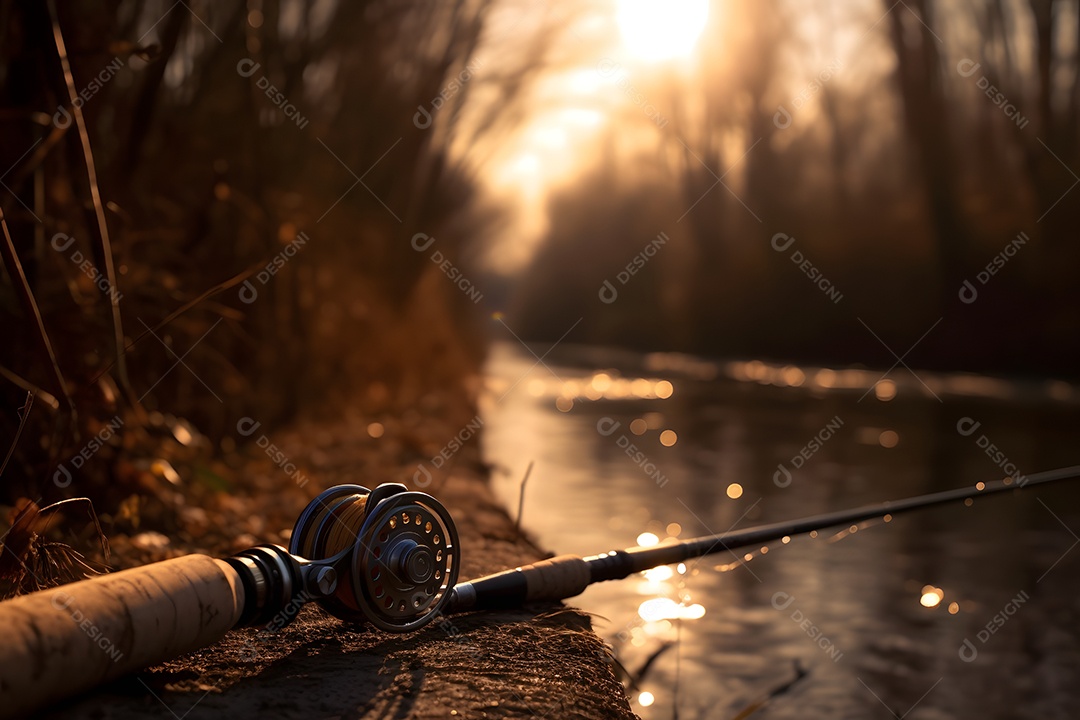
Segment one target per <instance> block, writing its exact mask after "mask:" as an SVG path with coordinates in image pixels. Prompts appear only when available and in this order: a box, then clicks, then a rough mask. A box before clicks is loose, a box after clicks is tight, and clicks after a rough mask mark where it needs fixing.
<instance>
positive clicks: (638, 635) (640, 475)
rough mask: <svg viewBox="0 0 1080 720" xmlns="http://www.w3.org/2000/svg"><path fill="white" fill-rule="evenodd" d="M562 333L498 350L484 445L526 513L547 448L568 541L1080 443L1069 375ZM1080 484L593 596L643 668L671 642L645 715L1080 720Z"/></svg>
mask: <svg viewBox="0 0 1080 720" xmlns="http://www.w3.org/2000/svg"><path fill="white" fill-rule="evenodd" d="M546 350H547V347H546V346H541V347H533V348H532V349H531V350H530V349H529V348H526V347H525V346H523V345H521V344H518V343H513V342H507V343H499V344H496V345H495V347H494V348H493V350H492V353H491V355H490V358H489V361H488V365H487V373H486V386H485V392H484V395H483V399H482V407H483V412H484V419H485V436H484V453H485V458H486V460H487V461H488V462H489V463H491V464H492V465H493V466H494V468H495V472H494V477H495V486H496V490H497V492H498V493H499V494H500V497H501V498H502V500H503V501H504V502H505V504H506V506H507V507H508V509H509V510H510V512H511V514H514V513H516V511H517V507H518V498H519V489H520V486H521V479H522V477H523V476H524V474H525V472H526V469H527V467H528V465H529V463H530V462H532V463H533V469H532V472H531V475H530V477H529V480H528V482H527V484H526V486H525V502H524V523H523V524H524V527H525V528H526V529H527V530H529V531H530V532H532V533H533V534H534V536H535V537H536V538H537V539H538V540H539V542H540V543H541V545H543V546H544V547H547V548H549V549H551V550H553V551H554V552H556V553H557V554H559V553H576V554H580V555H588V554H595V553H597V552H600V551H603V550H607V549H614V548H621V547H628V546H632V545H635V544H638V543H639V542H640V543H643V544H644V543H653V542H663V541H665V539H666V538H669V537H678V538H681V539H685V538H689V537H696V536H701V535H707V534H713V533H719V532H725V531H728V530H731V529H737V528H744V527H749V526H752V525H755V524H760V523H767V522H775V521H780V520H787V519H792V518H796V517H800V516H804V515H811V514H816V513H821V512H827V511H833V510H840V509H844V508H848V507H854V506H858V505H863V504H867V503H872V502H878V501H882V500H889V499H896V498H900V497H905V496H909V495H916V494H921V493H927V492H932V491H936V490H943V489H950V488H956V487H962V486H974V485H975V483H977V482H979V481H990V480H999V479H1001V478H1003V477H1005V476H1007V475H1014V476H1017V477H1019V476H1022V475H1027V474H1030V473H1032V472H1036V471H1038V470H1045V469H1050V468H1053V467H1058V466H1061V465H1073V464H1080V443H1077V442H1076V439H1077V430H1078V428H1080V422H1078V419H1080V392H1078V390H1077V388H1075V387H1073V386H1070V385H1067V384H1065V383H1061V382H1045V381H1032V382H1026V383H1006V382H1002V381H1000V380H993V379H990V378H981V377H977V376H971V375H951V376H949V375H940V374H932V373H924V372H919V374H918V376H915V375H913V374H912V373H910V372H909V371H907V370H905V369H904V368H902V367H901V368H899V369H897V370H894V371H893V372H891V373H889V375H888V377H887V378H884V379H883V378H882V375H883V372H884V371H870V370H837V369H828V368H806V367H794V366H779V365H770V364H767V363H762V362H727V363H714V362H708V361H705V360H702V359H698V358H692V357H686V356H680V355H669V354H651V355H641V354H635V353H629V352H625V351H615V350H608V349H600V348H591V347H572V346H560V347H558V348H556V349H554V350H553V351H552V352H551V353H550V354H548V355H547V356H545V355H544V353H545V351H546ZM533 352H535V355H534V354H533ZM538 357H542V358H543V361H542V362H538V361H537V358H538ZM1078 500H1080V482H1078V483H1073V484H1069V483H1066V484H1063V485H1059V486H1053V487H1049V488H1043V489H1038V490H1030V491H1026V492H1018V493H1007V494H1003V495H999V496H996V497H993V498H985V499H977V500H976V501H975V502H974V503H973V505H972V506H970V507H965V506H963V505H957V506H951V507H945V508H937V509H932V510H926V511H920V512H917V513H914V514H909V515H904V516H898V517H896V518H893V519H892V520H891V522H888V523H880V522H879V523H875V524H872V525H869V526H866V527H860V528H857V532H854V533H852V532H850V529H849V530H848V532H846V533H843V534H842V536H837V531H836V530H830V531H825V532H822V533H820V534H819V535H818V536H817V537H813V538H811V537H806V536H803V537H793V538H790V541H789V542H786V543H784V542H778V543H776V544H774V545H771V546H768V547H767V548H766V549H765V550H764V551H762V550H761V548H756V549H755V552H754V553H753V554H752V555H751V556H749V557H750V559H749V561H747V559H746V557H744V556H743V555H741V554H740V555H739V556H735V555H733V554H731V553H726V554H722V555H716V556H713V557H710V558H705V559H701V560H698V561H696V562H690V563H686V564H685V565H684V566H680V567H677V568H662V569H660V570H656V571H650V572H649V573H646V574H644V575H639V576H636V577H634V578H629V579H627V580H623V581H620V582H611V583H603V584H601V585H598V586H594V587H591V588H590V589H589V590H587V591H586V592H585V593H584V594H583V595H582V596H580V597H578V598H575V599H574V600H572V601H571V603H572V604H573V605H575V606H577V607H580V608H582V609H584V610H586V611H588V612H590V613H593V614H595V615H596V618H595V626H596V628H597V631H598V632H599V633H600V634H601V636H603V637H604V638H605V639H606V640H607V641H608V642H610V643H611V644H612V646H613V647H614V650H615V653H616V655H617V657H618V658H619V661H620V662H621V663H622V665H623V666H625V667H626V668H627V669H628V670H629V671H630V673H631V674H635V675H637V674H639V672H640V670H641V668H642V666H643V664H644V663H645V662H646V660H647V659H649V658H650V657H653V656H655V657H654V659H653V661H652V663H651V665H650V666H649V668H648V670H647V671H646V672H645V673H644V674H643V675H642V676H641V679H640V681H639V682H638V684H637V686H636V687H634V688H632V689H631V690H630V691H629V694H630V696H631V698H632V701H633V703H634V709H635V711H636V712H638V713H639V714H640V715H641V716H642V717H643V718H646V720H649V719H652V718H673V717H678V718H681V719H682V720H693V719H696V718H736V717H745V716H746V714H745V713H748V712H749V711H750V710H752V709H754V708H756V710H755V712H753V717H755V718H806V717H830V718H900V717H902V718H905V719H910V720H932V719H935V718H968V717H978V718H1016V717H1038V718H1076V717H1080V683H1078V682H1077V679H1078V678H1080V576H1078V570H1080V548H1077V547H1075V546H1076V545H1077V544H1080V540H1078V539H1077V536H1078V535H1080V502H1078ZM657 653H658V654H657ZM797 668H799V669H801V670H802V671H805V675H804V676H802V677H801V678H800V679H798V680H796V681H795V682H792V681H793V680H795V679H796V677H797ZM770 695H771V697H770ZM740 713H744V714H742V715H740Z"/></svg>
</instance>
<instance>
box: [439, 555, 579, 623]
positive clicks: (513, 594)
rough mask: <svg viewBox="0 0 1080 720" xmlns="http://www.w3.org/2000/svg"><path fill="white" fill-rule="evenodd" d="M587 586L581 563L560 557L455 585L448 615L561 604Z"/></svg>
mask: <svg viewBox="0 0 1080 720" xmlns="http://www.w3.org/2000/svg"><path fill="white" fill-rule="evenodd" d="M590 582H592V573H591V571H590V570H589V565H588V563H587V562H585V560H584V559H582V558H580V557H578V556H577V555H560V556H558V557H553V558H551V559H550V560H541V561H540V562H537V563H533V564H532V565H526V566H524V567H518V568H514V569H513V570H505V571H503V572H500V573H496V574H494V575H488V576H486V577H482V578H480V579H478V580H473V581H471V582H465V583H459V584H458V585H456V586H455V587H454V589H453V591H452V593H451V598H450V602H449V603H448V612H465V611H468V610H496V609H503V608H515V607H520V606H521V605H523V604H524V603H527V602H536V601H542V600H562V599H564V598H569V597H574V596H575V595H580V594H581V593H582V592H584V591H585V588H587V587H588V586H589V583H590Z"/></svg>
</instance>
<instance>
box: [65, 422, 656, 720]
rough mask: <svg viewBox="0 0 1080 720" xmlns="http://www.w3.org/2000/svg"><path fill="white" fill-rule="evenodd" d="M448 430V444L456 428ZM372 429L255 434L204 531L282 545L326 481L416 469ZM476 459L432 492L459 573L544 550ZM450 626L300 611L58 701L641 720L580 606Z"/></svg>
mask: <svg viewBox="0 0 1080 720" xmlns="http://www.w3.org/2000/svg"><path fill="white" fill-rule="evenodd" d="M446 426H447V428H448V430H447V434H446V436H447V437H450V436H452V435H453V434H454V432H453V430H452V429H449V428H451V427H453V424H452V423H449V422H448V423H446ZM368 427H369V425H368V423H367V422H366V421H365V420H362V419H360V418H352V419H346V420H335V421H332V422H315V421H307V422H301V423H299V424H298V425H296V426H295V427H293V428H292V429H291V430H289V431H287V432H282V433H275V434H273V436H272V437H270V438H268V441H271V442H272V443H273V444H274V445H275V447H276V448H277V449H279V450H280V451H281V455H276V454H275V455H273V456H272V455H271V454H270V453H267V452H265V451H264V450H265V449H264V448H260V447H259V445H258V443H256V445H255V446H254V447H251V448H248V449H247V450H246V451H245V453H244V455H243V457H242V459H236V458H234V459H233V462H232V465H233V467H232V471H233V472H232V473H231V474H232V475H234V476H235V478H236V482H237V486H236V487H235V488H234V489H233V491H232V492H230V493H216V494H215V495H214V498H213V502H212V503H210V505H211V507H209V508H208V509H207V510H206V514H207V516H208V518H209V523H208V528H207V532H208V533H210V535H209V536H210V537H212V536H213V533H221V537H223V538H224V537H232V538H233V540H232V542H233V544H237V545H238V544H243V543H247V544H249V545H250V544H253V543H252V541H256V542H267V541H269V542H278V543H285V544H287V540H286V538H287V531H286V532H283V531H285V530H286V529H287V528H289V527H291V524H292V520H293V519H294V518H295V517H296V515H297V514H298V513H299V511H300V510H301V509H302V508H303V506H304V504H305V503H306V502H307V501H308V500H309V499H310V498H311V497H314V495H315V494H317V492H318V491H319V490H321V489H322V488H324V487H328V486H330V485H334V484H339V483H344V482H352V483H360V484H364V485H368V486H374V485H375V484H377V483H378V482H387V481H402V480H405V481H408V480H411V479H412V477H413V472H414V471H415V470H416V464H415V463H411V464H405V463H404V462H402V461H401V458H402V457H405V456H406V455H407V454H408V453H403V452H402V448H401V447H398V446H394V445H393V443H394V442H400V439H393V438H394V437H395V434H394V433H393V432H392V431H393V428H381V429H382V430H383V431H384V432H385V436H386V437H387V438H391V440H388V441H387V442H386V443H382V444H373V443H372V442H371V439H372V438H371V437H370V432H368V431H367V429H368ZM361 434H362V438H361ZM376 434H378V432H377V431H376ZM281 457H287V458H288V459H289V464H290V465H292V466H294V468H295V470H294V471H293V472H294V473H296V472H300V473H302V474H303V477H304V478H306V482H304V483H303V486H302V487H299V486H298V482H288V481H285V482H283V477H282V475H281V473H282V472H284V470H283V469H282V468H281V466H280V463H279V462H278V460H279V459H280V458H281ZM391 458H396V459H397V461H396V463H395V462H389V461H390V459H391ZM477 458H478V455H477V453H476V451H475V449H474V448H473V447H472V446H471V445H469V446H467V447H465V448H464V449H463V450H462V451H461V452H460V453H459V455H458V457H457V458H456V459H457V463H456V464H455V465H454V467H453V469H452V470H450V471H449V473H448V474H447V475H445V476H441V477H440V476H436V477H435V479H434V481H433V483H432V486H431V487H430V488H428V491H429V492H431V493H432V494H433V495H435V496H437V497H438V498H439V499H440V500H441V501H442V502H443V503H444V504H445V505H446V506H447V508H448V509H449V510H450V513H451V515H452V516H453V517H454V519H455V521H456V523H457V527H458V532H459V534H460V540H461V546H462V569H461V577H462V578H463V579H465V578H470V577H475V576H479V575H483V574H486V573H490V572H494V571H497V570H501V569H505V568H508V567H514V566H517V565H522V564H526V563H529V562H533V561H535V560H537V559H540V558H542V557H545V556H546V553H544V552H543V551H542V550H540V549H539V548H538V547H537V546H536V545H535V544H533V543H532V542H530V541H529V539H528V538H526V537H525V536H524V535H522V534H521V533H520V532H518V531H517V530H516V529H515V527H514V524H513V522H512V521H511V520H510V518H509V517H508V516H507V514H506V513H505V512H504V511H503V509H502V508H501V507H500V506H499V505H498V503H497V501H496V500H495V498H494V496H493V494H492V492H491V488H490V486H489V483H488V479H487V477H486V474H485V472H484V470H483V468H482V466H481V465H480V464H479V462H478V459H477ZM195 514H196V515H197V514H198V513H195ZM213 526H216V527H213ZM260 528H261V531H259V532H252V531H253V530H259V529H260ZM230 532H231V535H230ZM180 537H181V538H183V537H188V538H189V541H190V542H189V543H188V544H187V546H185V544H184V542H183V540H181V542H180V544H177V543H176V542H175V541H174V542H173V544H172V545H170V546H169V549H168V551H167V552H165V553H164V554H167V555H177V554H183V552H190V551H193V550H203V551H211V552H217V553H219V554H221V553H227V552H230V551H232V549H233V548H220V547H215V546H214V543H212V542H211V543H209V545H210V546H209V547H207V543H206V542H205V538H206V537H207V536H206V535H203V536H201V538H200V536H199V535H198V534H194V535H191V534H189V535H183V534H182V535H181V536H180ZM200 540H201V542H200ZM114 546H115V547H116V548H117V550H118V552H119V553H120V554H121V555H124V554H127V555H128V556H129V557H130V554H131V553H132V552H135V551H136V550H138V549H140V548H142V550H143V552H145V553H151V551H150V550H147V549H146V542H145V541H144V540H140V539H138V538H137V537H136V538H118V539H116V540H115V541H114ZM152 554H154V555H157V554H162V553H161V550H160V549H158V550H156V551H153V553H152ZM145 559H146V560H151V559H154V558H153V557H150V556H147V557H145ZM452 626H453V627H452V628H451V627H450V626H447V625H444V626H443V627H435V626H428V627H426V628H424V629H423V630H420V631H418V632H415V633H410V634H407V635H391V634H387V633H382V632H379V631H376V630H374V629H372V628H370V627H353V626H348V625H344V624H342V623H340V622H339V621H338V620H336V619H334V618H331V617H330V616H328V615H326V614H325V613H323V612H322V611H321V610H319V609H318V608H315V607H306V608H305V609H304V611H303V612H302V613H301V614H300V617H299V618H298V619H297V621H296V622H295V623H293V624H292V625H290V626H289V627H287V628H285V629H283V630H282V631H280V632H278V633H276V634H274V635H271V636H266V635H265V634H263V635H260V636H259V637H258V638H257V637H256V630H254V629H245V630H239V631H235V632H233V633H231V634H230V635H229V636H228V637H227V638H226V639H225V640H223V641H222V642H220V643H218V644H216V645H214V646H211V647H209V648H206V649H204V650H201V651H199V652H195V653H191V654H189V655H186V656H183V657H181V658H178V659H176V660H173V661H170V662H167V663H164V664H162V665H160V666H158V667H155V668H151V669H149V670H147V671H144V672H142V673H140V674H138V675H136V676H133V677H129V678H126V679H124V680H121V681H119V682H116V683H113V684H112V685H110V686H107V687H105V688H102V689H100V690H98V691H96V692H94V693H92V694H90V695H87V696H84V697H82V698H79V699H77V700H75V701H71V702H68V703H65V704H64V705H61V706H57V707H55V708H53V709H52V714H51V715H50V717H78V718H101V717H109V718H117V719H122V718H151V717H152V718H160V717H162V716H165V717H168V716H169V715H170V714H173V715H175V716H176V717H178V718H185V717H186V718H191V719H192V720H195V719H196V718H200V717H220V716H226V715H228V716H234V717H246V716H255V715H258V716H273V717H283V718H305V720H310V719H311V718H324V717H325V718H331V717H333V718H337V717H349V718H389V717H394V718H501V717H537V718H544V717H550V718H560V719H561V718H627V719H628V720H629V719H632V718H635V717H636V716H635V715H634V714H633V713H632V712H631V710H630V707H629V704H628V702H627V699H626V696H625V694H624V692H623V688H622V686H621V685H620V684H619V683H618V682H617V680H616V679H615V676H614V674H613V673H612V670H611V667H610V665H609V662H608V659H607V658H608V656H607V654H606V651H605V648H604V644H603V642H602V641H601V640H600V639H599V638H598V637H597V636H596V635H595V634H594V633H593V631H592V627H591V623H590V619H589V617H588V616H587V615H585V614H584V613H581V612H578V611H576V610H573V609H569V608H565V607H563V606H562V605H545V606H536V607H530V608H528V609H523V610H515V611H508V612H500V613H478V614H473V615H466V616H462V617H454V618H453V619H452Z"/></svg>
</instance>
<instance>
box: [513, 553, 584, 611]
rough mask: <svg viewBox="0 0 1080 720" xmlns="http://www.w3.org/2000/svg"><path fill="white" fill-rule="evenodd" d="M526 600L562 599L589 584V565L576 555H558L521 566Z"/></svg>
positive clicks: (582, 590)
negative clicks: (525, 587) (525, 588)
mask: <svg viewBox="0 0 1080 720" xmlns="http://www.w3.org/2000/svg"><path fill="white" fill-rule="evenodd" d="M521 573H522V574H523V575H524V576H525V582H526V585H527V587H528V590H527V593H526V599H527V600H530V601H532V600H562V599H563V598H569V597H574V596H575V595H580V594H581V593H583V592H584V591H585V588H586V587H588V586H589V580H590V573H589V566H588V565H586V563H585V561H584V560H582V559H581V558H580V557H578V556H577V555H559V556H558V557H553V558H551V559H550V560H541V561H540V562H538V563H533V564H532V565H526V566H525V567H523V568H521Z"/></svg>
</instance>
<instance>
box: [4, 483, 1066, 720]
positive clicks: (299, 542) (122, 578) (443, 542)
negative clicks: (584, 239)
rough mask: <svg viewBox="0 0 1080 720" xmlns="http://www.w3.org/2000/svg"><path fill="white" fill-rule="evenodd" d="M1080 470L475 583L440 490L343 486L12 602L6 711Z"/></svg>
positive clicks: (538, 597) (565, 589)
mask: <svg viewBox="0 0 1080 720" xmlns="http://www.w3.org/2000/svg"><path fill="white" fill-rule="evenodd" d="M1076 477H1080V466H1074V467H1068V468H1061V469H1058V470H1050V471H1046V472H1041V473H1035V474H1033V475H1029V476H1028V477H1027V478H1026V479H1024V480H1023V481H1021V482H1015V481H1013V480H1011V479H1005V480H1001V481H997V482H990V483H979V484H977V485H976V486H974V487H965V488H959V489H956V490H946V491H944V492H937V493H932V494H929V495H920V496H918V497H912V498H906V499H903V500H896V501H892V502H885V503H879V504H876V505H867V506H864V507H861V508H856V509H853V510H844V511H840V512H833V513H826V514H823V515H817V516H814V517H809V518H802V519H798V520H793V521H790V522H780V523H773V524H771V525H763V526H760V527H755V528H749V529H746V530H738V531H733V532H728V533H723V534H720V535H712V536H707V537H701V538H695V539H691V540H686V541H683V542H674V543H667V544H661V545H658V546H653V547H634V548H628V549H625V550H614V551H611V552H606V553H601V554H599V555H592V556H589V557H584V558H582V557H578V556H570V555H564V556H560V557H555V558H552V559H550V560H544V561H541V562H538V563H534V564H532V565H527V566H525V567H519V568H515V569H513V570H507V571H504V572H501V573H496V574H494V575H489V576H486V577H483V578H479V579H476V580H472V581H469V582H465V583H460V584H458V583H457V579H458V571H459V568H460V565H461V550H460V545H459V542H458V535H457V529H456V527H455V525H454V521H453V519H452V518H451V516H450V513H449V512H448V511H447V509H446V508H445V507H444V506H443V505H442V504H441V503H440V502H439V501H438V500H436V499H435V498H433V497H431V496H430V495H427V494H425V493H421V492H411V491H409V490H408V488H406V487H405V486H404V485H399V484H393V483H387V484H383V485H379V486H378V487H376V488H375V489H373V490H369V489H367V488H365V487H362V486H360V485H339V486H336V487H333V488H330V489H328V490H325V491H324V492H322V493H320V494H319V495H318V496H317V497H316V498H315V499H313V500H312V501H311V502H310V503H309V504H308V505H307V507H306V508H304V510H303V512H302V513H301V514H300V517H299V518H298V519H297V521H296V525H295V527H294V528H293V533H292V537H291V539H290V544H289V547H288V549H286V548H284V547H281V546H277V545H260V546H257V547H254V548H251V549H249V550H245V551H243V552H241V553H238V554H236V555H234V556H232V557H229V558H225V559H224V560H219V559H215V558H211V557H209V556H206V555H199V554H195V555H186V556H184V557H180V558H175V559H172V560H166V561H163V562H158V563H153V564H151V565H145V566H143V567H138V568H132V569H130V570H124V571H121V572H118V573H112V574H109V575H103V576H99V577H95V578H91V579H87V580H82V581H80V582H77V583H72V584H69V585H62V586H60V587H56V588H52V589H49V590H42V591H39V592H35V593H30V594H28V595H23V596H21V597H18V598H15V599H12V600H7V601H4V602H0V637H3V638H4V642H3V643H0V717H12V716H21V715H25V714H27V713H30V712H32V711H34V710H37V709H40V708H42V707H44V706H45V705H47V704H49V703H53V702H56V701H58V700H60V699H62V698H64V697H68V696H71V695H75V694H77V693H80V692H83V691H85V690H88V689H90V688H92V687H95V686H96V685H99V684H101V683H104V682H106V681H108V680H112V679H114V678H117V677H120V676H122V675H125V674H128V673H130V672H134V671H136V670H140V669H142V668H145V667H148V666H151V665H154V664H156V663H160V662H162V661H164V660H168V659H170V658H173V657H176V656H178V655H182V654H184V653H186V652H190V651H193V650H197V649H199V648H203V647H206V646H208V645H211V644H213V643H215V642H217V641H218V640H220V639H221V638H223V637H224V636H225V635H226V634H227V633H228V632H229V631H230V630H232V629H234V628H240V627H245V626H253V625H262V626H264V627H266V628H267V629H269V630H271V631H276V630H279V629H281V628H283V627H285V626H286V625H288V624H289V623H290V622H292V620H293V619H294V618H295V617H296V615H297V614H298V613H299V611H300V608H301V607H303V606H304V605H305V604H307V603H308V602H316V603H318V604H319V605H320V606H321V607H322V608H323V609H324V610H326V611H327V612H329V613H330V614H331V615H334V616H335V617H338V618H340V619H342V620H344V621H347V622H368V623H371V624H372V625H374V626H375V627H377V628H379V629H381V630H384V631H387V632H395V633H403V632H410V631H413V630H417V629H419V628H421V627H423V626H425V625H427V624H428V623H429V622H431V621H432V620H435V619H437V618H440V617H442V616H444V615H447V614H451V613H460V612H468V611H477V610H490V609H498V608H508V607H518V606H520V605H522V604H524V603H528V602H535V601H555V600H563V599H566V598H570V597H574V596H575V595H578V594H580V593H581V592H583V591H584V590H585V588H586V587H588V586H589V585H591V584H593V583H597V582H603V581H606V580H618V579H621V578H625V577H628V576H629V575H632V574H634V573H636V572H640V571H643V570H648V569H650V568H653V567H657V566H660V565H668V564H672V563H679V562H684V561H686V560H689V559H691V558H696V557H703V556H706V555H711V554H715V553H718V552H724V551H728V550H736V549H739V548H744V547H748V546H755V545H759V544H761V543H767V542H771V541H774V540H777V539H780V538H783V537H785V536H791V535H801V534H805V533H809V532H812V531H815V530H823V529H826V528H829V527H833V526H838V525H848V524H852V523H857V522H861V521H864V520H870V519H874V518H877V517H882V516H885V515H896V514H899V513H903V512H910V511H913V510H918V509H921V508H927V507H932V506H935V505H942V504H946V503H951V502H959V501H963V500H967V499H968V498H972V497H978V496H982V495H992V494H996V493H1003V492H1005V491H1007V490H1017V489H1019V488H1021V487H1024V488H1030V487H1034V486H1040V485H1045V484H1048V483H1052V482H1057V481H1060V480H1066V479H1070V478H1076Z"/></svg>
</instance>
